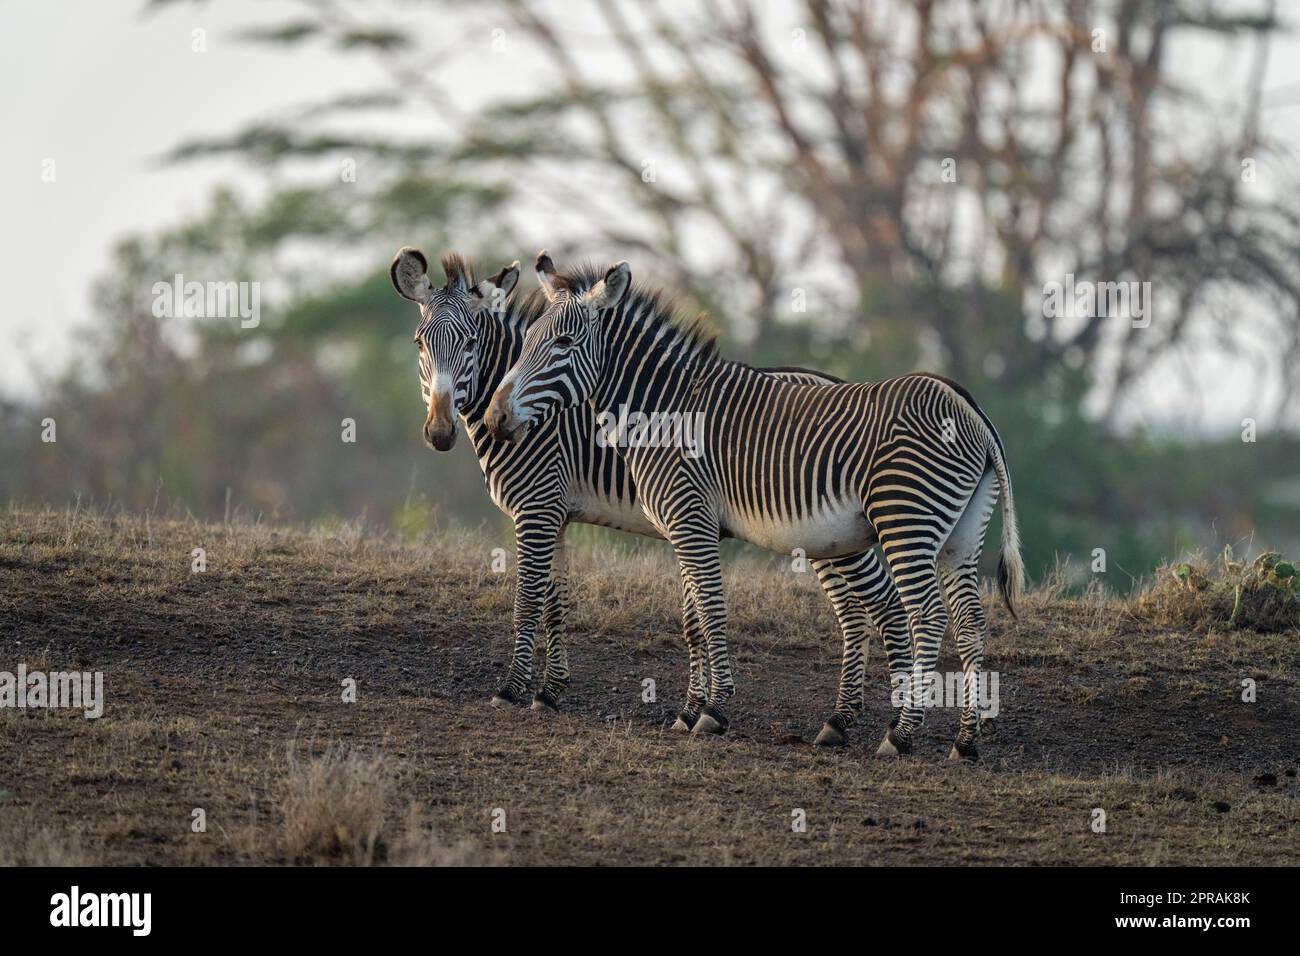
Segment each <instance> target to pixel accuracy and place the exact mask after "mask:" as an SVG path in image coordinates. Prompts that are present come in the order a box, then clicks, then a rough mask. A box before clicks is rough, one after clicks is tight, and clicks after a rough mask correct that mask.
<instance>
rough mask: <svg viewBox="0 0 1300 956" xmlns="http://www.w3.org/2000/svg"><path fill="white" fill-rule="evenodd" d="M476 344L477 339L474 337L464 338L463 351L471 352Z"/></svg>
mask: <svg viewBox="0 0 1300 956" xmlns="http://www.w3.org/2000/svg"><path fill="white" fill-rule="evenodd" d="M476 345H478V340H477V339H474V338H468V339H466V340H465V351H466V352H472V351H474V346H476Z"/></svg>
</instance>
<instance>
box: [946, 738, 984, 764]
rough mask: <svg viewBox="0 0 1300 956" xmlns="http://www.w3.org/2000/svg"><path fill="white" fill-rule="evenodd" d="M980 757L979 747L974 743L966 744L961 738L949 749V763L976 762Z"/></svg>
mask: <svg viewBox="0 0 1300 956" xmlns="http://www.w3.org/2000/svg"><path fill="white" fill-rule="evenodd" d="M979 759H980V752H979V749H978V748H977V747H976V746H975V745H974V744H973V743H970V744H964V743H962V742H961V741H960V740H959V741H957V742H956V743H955V744H953V745H952V750H950V751H948V762H949V763H975V761H977V760H979Z"/></svg>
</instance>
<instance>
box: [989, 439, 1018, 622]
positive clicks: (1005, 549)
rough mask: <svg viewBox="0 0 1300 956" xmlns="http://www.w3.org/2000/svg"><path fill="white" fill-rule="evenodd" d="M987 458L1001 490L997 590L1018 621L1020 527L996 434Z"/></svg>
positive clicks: (1005, 462)
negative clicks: (1000, 540)
mask: <svg viewBox="0 0 1300 956" xmlns="http://www.w3.org/2000/svg"><path fill="white" fill-rule="evenodd" d="M989 459H990V460H991V461H992V462H993V470H994V472H995V473H996V474H997V476H998V484H999V485H1000V486H1001V487H1002V553H1001V554H1000V555H998V590H999V591H1000V592H1001V594H1002V602H1003V603H1004V604H1006V606H1007V610H1008V611H1010V612H1011V617H1012V618H1013V619H1015V620H1019V619H1020V616H1019V615H1018V614H1017V613H1016V607H1015V602H1016V598H1018V597H1019V596H1020V594H1021V593H1022V592H1023V590H1024V586H1025V565H1024V562H1023V561H1021V559H1020V528H1019V527H1018V526H1017V525H1016V506H1015V502H1014V501H1013V500H1012V497H1011V472H1010V470H1009V469H1008V468H1007V460H1006V456H1005V455H1004V454H1003V451H1002V443H1001V442H1000V441H999V440H998V438H997V435H996V433H994V435H993V441H992V442H991V443H990V445H989Z"/></svg>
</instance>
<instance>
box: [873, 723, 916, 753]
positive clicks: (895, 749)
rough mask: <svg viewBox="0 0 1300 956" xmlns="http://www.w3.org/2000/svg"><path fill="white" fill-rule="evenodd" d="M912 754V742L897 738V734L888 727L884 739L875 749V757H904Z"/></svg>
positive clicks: (900, 737) (904, 738)
mask: <svg viewBox="0 0 1300 956" xmlns="http://www.w3.org/2000/svg"><path fill="white" fill-rule="evenodd" d="M911 752H912V741H911V740H909V739H908V738H906V737H902V736H899V734H898V732H897V731H896V730H895V729H894V728H893V727H890V728H889V730H887V731H885V739H884V740H882V741H881V742H880V746H879V747H877V748H876V756H877V757H905V756H907V755H908V754H910V753H911Z"/></svg>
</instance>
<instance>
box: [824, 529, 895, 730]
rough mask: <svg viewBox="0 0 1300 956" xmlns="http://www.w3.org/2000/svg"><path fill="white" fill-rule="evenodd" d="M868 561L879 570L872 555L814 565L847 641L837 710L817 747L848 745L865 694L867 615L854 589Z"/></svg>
mask: <svg viewBox="0 0 1300 956" xmlns="http://www.w3.org/2000/svg"><path fill="white" fill-rule="evenodd" d="M863 559H867V560H869V562H870V563H871V564H873V565H876V566H877V568H879V565H878V563H877V562H876V558H875V555H874V554H872V553H871V552H870V551H868V552H865V553H864V554H863V555H859V556H857V557H855V558H852V559H841V560H840V561H838V562H836V561H815V562H813V568H814V570H816V572H817V579H818V580H819V581H820V582H821V586H822V591H824V592H825V594H826V597H827V598H829V599H830V602H831V607H832V608H834V609H835V617H836V619H837V620H838V621H839V623H840V633H841V634H842V636H843V638H844V656H843V659H842V661H841V663H840V689H839V693H838V694H837V695H836V698H835V710H834V711H833V712H832V713H831V715H830V716H829V717H827V718H826V722H825V723H824V724H823V725H822V729H821V733H819V734H818V735H817V740H816V741H815V742H814V743H815V744H816V746H818V747H843V746H846V745H847V744H848V742H849V738H848V729H849V728H850V727H852V726H853V724H854V723H856V722H857V719H858V708H859V707H860V706H861V704H862V700H863V694H864V691H865V680H866V675H865V669H866V654H865V653H864V650H865V647H866V639H867V612H866V609H865V608H864V607H863V606H862V602H861V600H859V594H858V590H857V588H856V587H855V586H854V581H855V575H856V572H857V568H858V564H859V563H860V562H861V561H862V560H863Z"/></svg>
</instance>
